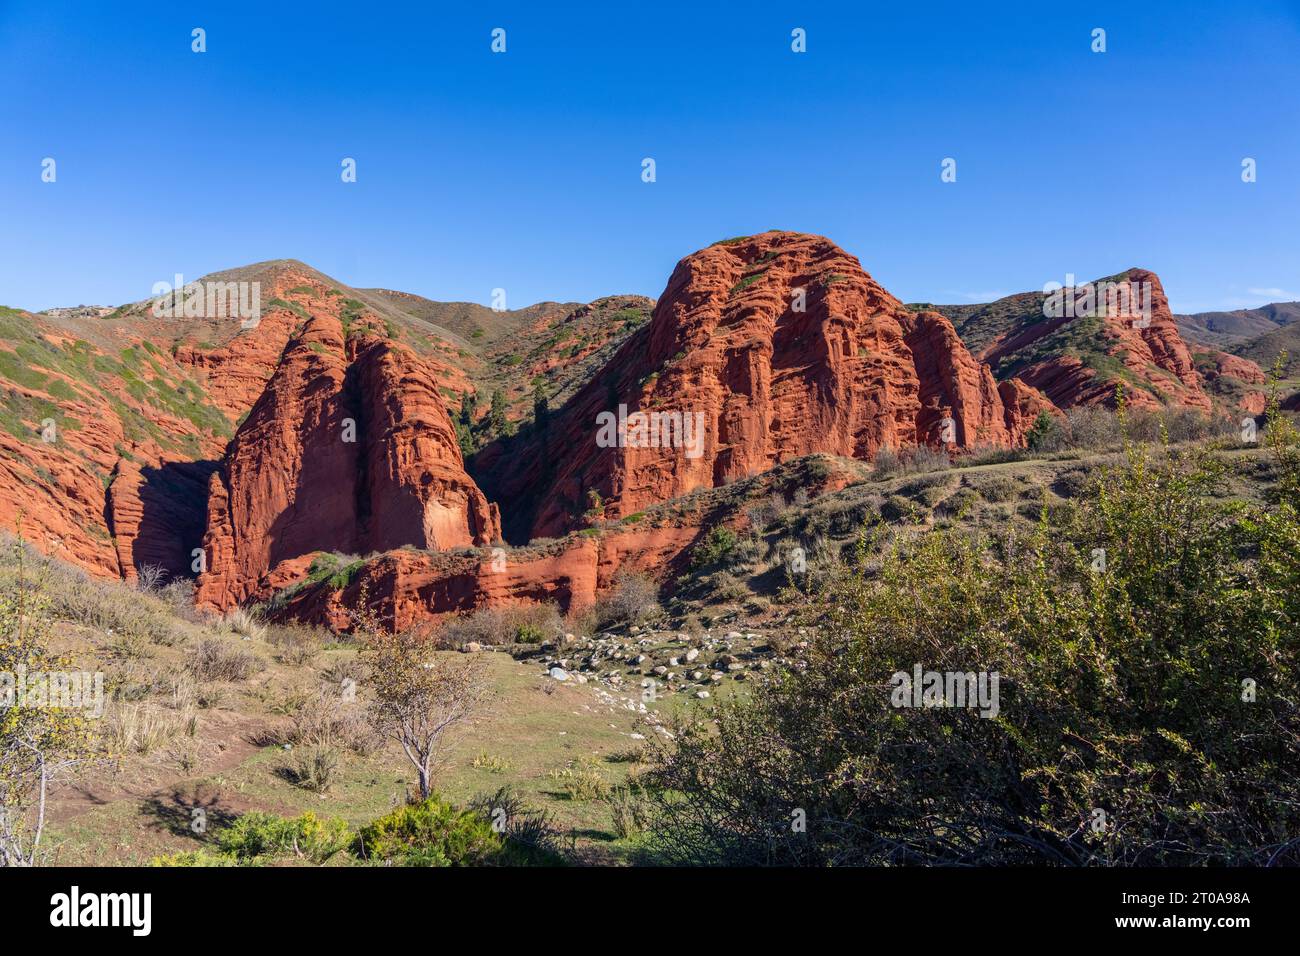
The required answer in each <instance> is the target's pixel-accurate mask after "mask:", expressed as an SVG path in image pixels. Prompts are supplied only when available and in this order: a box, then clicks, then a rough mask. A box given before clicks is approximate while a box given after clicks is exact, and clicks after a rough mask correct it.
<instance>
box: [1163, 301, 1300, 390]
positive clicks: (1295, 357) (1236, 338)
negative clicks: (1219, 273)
mask: <svg viewBox="0 0 1300 956" xmlns="http://www.w3.org/2000/svg"><path fill="white" fill-rule="evenodd" d="M1177 319H1178V327H1179V329H1181V330H1182V333H1183V335H1184V336H1185V337H1186V338H1187V339H1188V340H1189V341H1193V342H1199V343H1204V344H1206V345H1212V346H1215V347H1216V348H1220V349H1223V350H1225V351H1227V352H1230V353H1232V354H1233V355H1237V356H1240V357H1241V358H1243V359H1248V360H1250V361H1252V362H1254V363H1255V364H1256V365H1259V366H1260V367H1261V368H1263V369H1264V370H1265V371H1271V370H1272V368H1273V366H1274V365H1275V364H1276V362H1277V360H1278V358H1279V357H1280V356H1281V355H1282V354H1283V353H1285V354H1286V356H1287V361H1286V364H1285V365H1284V366H1283V368H1282V381H1283V386H1284V390H1287V389H1290V388H1295V387H1300V302H1274V303H1271V304H1269V305H1265V306H1261V307H1260V308H1258V309H1238V310H1237V311H1235V312H1196V313H1193V314H1191V315H1180V316H1177Z"/></svg>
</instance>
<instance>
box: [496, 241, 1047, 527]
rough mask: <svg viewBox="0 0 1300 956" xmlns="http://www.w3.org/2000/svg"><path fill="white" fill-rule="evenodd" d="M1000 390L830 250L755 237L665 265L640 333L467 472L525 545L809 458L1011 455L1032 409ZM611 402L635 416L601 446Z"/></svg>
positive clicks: (934, 323)
mask: <svg viewBox="0 0 1300 956" xmlns="http://www.w3.org/2000/svg"><path fill="white" fill-rule="evenodd" d="M1017 388H1019V389H1023V391H1017V392H1016V393H1015V396H1014V397H1015V399H1016V401H1014V402H1013V403H1012V404H1010V405H1008V404H1007V403H1005V402H1004V400H1003V392H1002V391H1001V390H1000V389H999V386H998V385H997V383H996V382H995V381H994V379H993V377H992V375H991V373H990V372H989V370H988V369H987V368H986V367H984V366H982V365H981V364H980V363H978V362H977V361H975V360H974V359H973V358H972V357H971V355H970V353H969V352H968V351H967V350H966V348H965V346H963V345H962V343H961V341H960V339H959V338H958V337H957V335H956V333H955V332H954V331H953V329H952V326H951V324H950V323H949V322H948V320H947V319H946V318H944V317H943V316H941V315H939V314H938V313H934V312H919V313H917V312H911V311H909V310H908V309H907V308H906V307H904V306H903V305H902V304H901V303H900V302H899V301H898V300H897V299H895V298H894V297H893V296H891V295H890V294H889V293H887V292H886V291H885V290H884V289H883V288H881V287H880V285H879V284H877V283H876V282H875V281H874V280H873V279H872V278H871V277H870V276H869V275H867V273H866V272H864V271H863V269H862V267H861V265H860V264H859V263H858V261H857V259H855V258H854V257H852V256H850V255H848V254H847V253H845V252H844V251H843V250H841V249H840V248H839V247H837V246H836V245H835V244H834V243H832V242H830V241H829V240H827V239H824V238H821V237H818V236H809V235H803V234H799V233H788V232H768V233H763V234H761V235H757V236H752V237H748V238H745V239H741V240H734V241H728V242H724V243H719V244H717V245H713V246H710V247H709V248H707V249H704V250H701V251H700V252H697V253H695V254H694V255H691V256H688V257H687V258H685V259H683V260H682V261H681V262H680V263H678V265H677V268H676V269H675V270H674V272H673V275H672V277H671V278H670V279H669V282H668V286H667V288H666V289H665V290H664V293H663V295H662V296H661V297H660V299H659V301H658V304H657V306H656V308H655V311H654V316H653V318H652V320H651V322H650V324H649V325H648V326H647V327H645V328H644V329H642V330H640V331H638V332H637V333H636V334H635V335H633V336H632V338H630V339H629V340H628V341H627V342H626V343H625V344H624V346H623V347H622V348H621V349H620V350H619V352H618V353H617V354H616V355H615V357H614V358H613V360H612V361H610V363H609V364H608V365H607V366H606V367H605V368H604V370H602V371H601V372H600V373H599V374H597V375H596V376H595V377H594V378H593V380H592V381H591V382H590V383H588V384H587V386H586V387H584V388H583V389H582V390H581V391H579V392H578V393H577V395H576V396H575V397H574V398H573V399H572V400H571V401H570V402H569V403H568V404H566V405H565V407H564V408H563V409H562V410H561V411H560V412H559V413H558V414H555V415H553V416H552V420H551V421H550V422H549V423H548V425H547V427H546V428H545V429H542V430H538V431H537V432H535V433H533V434H530V435H528V436H526V437H525V438H524V439H522V440H516V441H513V442H511V441H504V442H500V443H498V444H497V445H495V446H492V447H489V448H488V449H485V450H484V451H483V452H482V453H480V455H478V456H477V457H476V459H475V461H474V463H473V464H474V469H475V474H476V475H477V476H479V478H480V480H481V481H482V482H483V483H484V484H485V487H487V488H488V491H489V495H490V496H491V497H493V498H494V499H495V500H498V501H501V502H502V505H503V507H504V508H505V511H506V530H507V533H508V534H509V535H511V536H513V537H515V538H517V539H519V540H525V539H527V538H528V537H531V536H537V535H548V536H549V535H555V534H559V533H562V532H564V531H566V530H569V529H570V528H573V527H575V526H578V525H580V524H581V522H582V516H583V514H584V513H588V514H590V515H591V516H592V517H603V518H616V517H622V516H625V515H628V514H631V513H634V512H636V511H638V510H639V509H642V508H644V507H645V506H647V505H650V504H653V503H655V502H659V501H664V500H667V499H670V498H675V497H678V496H680V495H683V494H687V493H689V492H691V491H693V490H695V489H698V488H712V487H716V486H718V485H722V484H726V483H728V482H730V481H733V480H735V479H737V478H740V477H743V476H747V475H753V474H756V473H758V472H761V471H764V470H766V469H768V468H771V467H772V466H773V465H775V464H777V463H779V462H782V461H786V460H789V459H791V458H796V457H799V456H802V455H807V454H811V453H817V452H823V453H827V454H832V455H840V456H844V457H852V458H859V459H869V458H871V457H873V456H874V455H875V454H876V453H877V452H878V451H879V450H880V449H881V448H884V447H891V448H894V449H903V448H909V447H916V446H918V445H922V444H926V445H933V446H935V447H941V446H942V447H947V448H950V449H952V450H964V449H972V448H976V447H979V446H985V445H1016V444H1020V443H1021V442H1022V441H1023V437H1024V434H1025V432H1026V431H1027V429H1028V428H1029V427H1030V426H1031V425H1032V422H1033V415H1029V416H1028V417H1026V415H1027V413H1028V412H1030V411H1033V414H1034V415H1036V411H1034V408H1035V407H1037V406H1036V403H1035V401H1034V400H1033V398H1032V390H1030V389H1028V388H1026V387H1025V386H1023V385H1022V386H1017ZM620 406H623V407H624V408H623V411H624V412H625V413H626V415H627V416H631V415H633V414H634V413H637V412H641V413H644V414H646V415H647V416H653V417H651V418H649V422H650V426H649V427H648V428H647V429H644V430H643V429H638V427H637V424H638V422H637V420H636V419H632V421H631V422H629V424H628V427H627V428H626V429H625V430H624V429H622V428H621V427H619V426H616V430H617V432H618V435H616V436H615V438H614V440H613V441H611V440H610V437H611V436H610V433H609V431H608V429H607V430H606V431H605V432H604V433H603V434H602V432H601V427H600V426H601V422H602V418H603V420H604V421H605V422H606V423H608V421H609V418H608V416H611V415H612V416H616V417H618V416H619V413H620ZM1041 407H1042V408H1047V407H1048V405H1047V403H1046V402H1045V401H1044V402H1042V403H1041ZM644 421H645V420H642V422H644ZM679 422H680V424H681V427H680V428H679V427H677V425H678V423H679ZM692 426H693V427H692ZM620 436H621V437H620ZM611 445H612V446H613V447H611ZM665 445H667V446H668V447H665Z"/></svg>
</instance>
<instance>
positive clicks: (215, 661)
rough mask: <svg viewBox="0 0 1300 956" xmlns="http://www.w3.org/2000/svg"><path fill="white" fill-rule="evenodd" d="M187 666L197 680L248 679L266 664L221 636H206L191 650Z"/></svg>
mask: <svg viewBox="0 0 1300 956" xmlns="http://www.w3.org/2000/svg"><path fill="white" fill-rule="evenodd" d="M185 666H186V668H187V669H188V670H189V671H190V673H191V674H193V675H194V677H195V679H196V680H201V681H212V680H228V681H242V680H248V678H250V677H252V676H253V675H254V674H256V673H257V672H258V671H260V670H262V668H263V667H264V666H265V665H264V664H263V663H262V662H261V661H260V660H258V659H257V658H256V657H254V656H253V655H252V654H250V653H249V652H248V651H246V650H244V649H242V648H239V647H231V646H230V645H229V644H228V643H227V642H226V641H224V640H223V639H221V638H219V637H205V638H204V639H203V640H201V641H199V643H198V644H197V645H196V646H195V647H194V649H193V650H192V651H191V652H190V656H189V659H188V660H187V661H186V664H185Z"/></svg>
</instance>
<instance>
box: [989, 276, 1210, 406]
mask: <svg viewBox="0 0 1300 956" xmlns="http://www.w3.org/2000/svg"><path fill="white" fill-rule="evenodd" d="M1113 281H1114V282H1116V283H1121V284H1122V283H1124V282H1127V284H1128V288H1129V289H1130V290H1131V293H1129V294H1125V295H1116V296H1114V297H1113V298H1110V297H1108V296H1107V295H1106V294H1105V293H1104V291H1103V290H1101V288H1100V286H1097V285H1095V284H1090V285H1091V287H1092V290H1093V295H1094V298H1092V299H1089V300H1086V301H1085V300H1084V299H1083V298H1082V296H1083V295H1084V294H1085V293H1084V291H1083V290H1085V289H1089V287H1088V286H1080V287H1078V288H1079V291H1078V292H1076V295H1077V296H1079V297H1080V298H1079V299H1078V300H1077V301H1078V303H1079V305H1078V310H1077V311H1076V312H1075V313H1074V314H1073V315H1071V314H1068V312H1067V311H1066V310H1064V309H1060V310H1058V314H1057V315H1056V317H1040V316H1034V317H1033V318H1032V319H1031V320H1030V321H1026V322H1022V323H1020V324H1018V325H1016V326H1015V327H1013V328H1012V329H1010V330H1009V331H1008V332H1006V333H1005V334H1003V335H1002V336H1000V337H999V338H997V339H996V340H994V341H993V342H992V343H991V344H990V345H989V346H988V347H987V348H985V349H984V351H983V352H981V353H980V356H979V357H980V359H981V360H983V361H986V362H988V363H990V364H992V365H999V364H1004V363H1006V364H1014V365H1015V367H1016V369H1017V372H1016V374H1017V377H1019V378H1020V379H1021V380H1022V381H1023V382H1025V383H1026V384H1028V385H1030V386H1031V387H1033V388H1036V389H1038V390H1039V391H1041V392H1043V393H1044V394H1045V395H1046V396H1047V397H1048V398H1049V399H1050V400H1051V401H1052V403H1053V404H1054V405H1056V406H1058V407H1059V408H1070V407H1072V406H1075V405H1113V404H1114V402H1115V389H1116V386H1117V385H1119V384H1124V385H1125V389H1124V394H1125V397H1126V400H1127V402H1128V404H1129V405H1130V406H1132V407H1146V408H1160V407H1162V406H1164V405H1177V406H1183V407H1187V408H1195V409H1198V410H1200V411H1203V412H1209V411H1210V409H1211V402H1210V398H1209V396H1208V395H1206V394H1205V392H1204V391H1203V390H1202V388H1201V381H1200V376H1199V375H1198V374H1197V371H1196V366H1195V363H1194V362H1193V360H1192V354H1191V352H1190V351H1189V349H1188V348H1187V345H1186V343H1184V342H1183V339H1182V336H1181V335H1180V334H1179V332H1178V325H1177V322H1175V320H1174V317H1173V314H1172V313H1171V312H1170V310H1169V300H1168V299H1167V298H1166V297H1165V291H1164V287H1163V286H1162V285H1161V284H1160V279H1159V278H1158V277H1157V276H1156V274H1155V273H1154V272H1149V271H1147V270H1145V269H1130V270H1128V272H1127V273H1124V274H1122V275H1121V276H1118V277H1116V278H1115V279H1114V280H1113ZM1144 303H1149V308H1148V309H1146V311H1144ZM1080 322H1089V323H1095V324H1096V329H1095V331H1093V330H1089V333H1088V341H1086V342H1085V343H1084V348H1085V350H1086V354H1075V353H1074V351H1073V349H1074V346H1073V345H1069V346H1060V347H1057V346H1056V345H1055V342H1056V341H1058V339H1057V338H1056V336H1057V335H1058V333H1065V332H1068V331H1072V330H1073V328H1074V326H1073V324H1074V323H1080ZM1043 351H1047V352H1048V354H1047V355H1046V356H1045V357H1039V354H1040V353H1042V352H1043ZM1094 357H1104V360H1101V361H1099V360H1098V358H1094ZM1026 362H1027V363H1028V364H1025V363H1026ZM1099 368H1100V369H1101V371H1099V370H1098V369H1099ZM1112 368H1113V370H1112ZM1121 369H1122V371H1121Z"/></svg>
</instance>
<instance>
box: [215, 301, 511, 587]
mask: <svg viewBox="0 0 1300 956" xmlns="http://www.w3.org/2000/svg"><path fill="white" fill-rule="evenodd" d="M498 535H499V530H498V519H497V514H496V511H495V508H494V507H493V506H491V505H489V503H488V502H487V499H486V498H484V497H483V495H482V493H481V492H480V491H479V490H478V488H477V486H475V485H474V483H473V481H471V480H470V478H469V477H468V476H467V475H466V474H465V473H464V467H463V464H462V462H461V456H460V449H459V447H458V445H457V443H456V439H455V432H454V430H453V428H452V426H451V422H450V420H449V419H448V417H447V413H446V410H445V409H444V407H443V405H442V401H441V398H440V397H439V395H438V391H437V386H436V383H435V382H434V379H433V375H432V373H431V372H430V371H429V370H428V369H427V368H426V367H425V366H424V364H423V362H422V361H421V360H420V359H419V358H418V357H417V356H416V355H415V354H414V353H412V352H411V351H410V350H409V349H406V348H405V347H404V346H396V345H393V344H392V343H389V342H387V341H385V340H383V339H382V338H380V337H378V336H376V335H373V334H371V333H369V332H365V331H363V332H360V333H358V334H355V335H353V336H352V337H351V338H350V339H349V340H348V341H346V342H345V341H344V330H343V325H342V323H341V322H340V321H339V320H338V319H336V318H334V317H331V316H317V317H315V318H312V319H311V320H309V321H308V322H307V323H306V324H305V326H304V328H303V330H302V333H301V335H299V336H298V337H297V338H296V339H294V340H293V341H292V342H290V344H289V346H288V347H287V348H286V349H285V352H284V356H283V358H282V359H281V362H280V364H279V366H278V368H277V369H276V372H275V374H274V375H273V376H272V378H271V380H270V382H269V383H268V384H267V387H266V391H265V392H264V393H263V395H262V397H261V398H260V399H259V400H258V402H257V404H256V405H255V406H254V407H253V409H252V411H251V412H250V413H249V417H248V420H247V421H246V422H245V423H244V424H243V425H242V426H241V427H240V429H239V432H238V433H237V434H236V436H235V438H234V440H233V441H232V442H231V445H230V450H229V452H228V453H227V455H226V458H225V460H224V462H223V464H222V469H221V472H220V474H219V475H214V476H213V478H212V481H211V483H210V485H209V504H208V522H207V532H206V534H205V536H204V544H203V547H204V550H205V554H206V557H207V561H208V567H207V571H206V573H204V574H203V575H201V576H200V578H199V590H198V595H197V598H198V602H199V604H200V605H205V606H212V607H217V608H226V607H229V606H231V605H232V604H235V603H238V602H239V601H242V600H244V599H246V598H247V597H248V596H249V595H250V594H252V593H254V592H255V591H256V590H257V588H258V587H259V583H260V582H261V581H262V580H263V578H264V577H265V576H266V575H267V574H268V572H270V571H271V570H272V569H273V568H275V567H276V566H277V565H280V564H281V563H282V562H283V561H285V560H287V559H293V558H298V557H300V556H302V555H306V554H309V553H311V552H313V551H340V552H366V551H375V550H377V551H382V550H388V549H391V548H398V547H401V546H402V545H406V544H412V545H415V546H417V547H421V548H434V549H440V548H449V547H456V546H459V545H473V544H486V543H488V542H490V541H492V540H493V539H494V538H496V537H498Z"/></svg>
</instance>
